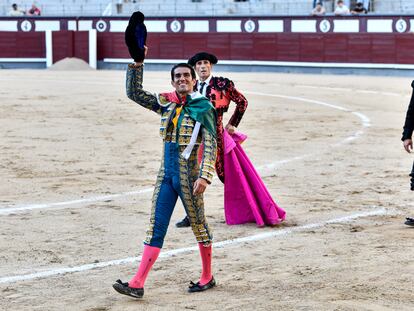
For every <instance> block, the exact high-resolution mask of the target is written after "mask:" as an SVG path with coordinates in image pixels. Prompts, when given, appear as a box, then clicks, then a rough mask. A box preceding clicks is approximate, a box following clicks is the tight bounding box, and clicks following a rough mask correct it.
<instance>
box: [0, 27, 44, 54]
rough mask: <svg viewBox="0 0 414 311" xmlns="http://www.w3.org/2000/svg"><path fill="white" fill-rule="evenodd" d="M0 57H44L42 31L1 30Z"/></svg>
mask: <svg viewBox="0 0 414 311" xmlns="http://www.w3.org/2000/svg"><path fill="white" fill-rule="evenodd" d="M0 57H4V58H7V57H11V58H14V57H22V58H44V57H46V47H45V33H44V32H1V33H0Z"/></svg>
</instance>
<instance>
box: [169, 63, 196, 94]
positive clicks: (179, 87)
mask: <svg viewBox="0 0 414 311" xmlns="http://www.w3.org/2000/svg"><path fill="white" fill-rule="evenodd" d="M173 78H174V80H173V81H171V85H172V86H173V87H174V88H175V90H176V91H177V93H178V94H180V95H181V96H187V95H188V94H190V93H192V92H193V90H194V86H195V84H196V79H193V77H192V76H191V70H190V68H187V67H177V68H175V70H174V76H173Z"/></svg>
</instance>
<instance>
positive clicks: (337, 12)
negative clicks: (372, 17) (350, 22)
mask: <svg viewBox="0 0 414 311" xmlns="http://www.w3.org/2000/svg"><path fill="white" fill-rule="evenodd" d="M334 13H335V15H346V14H349V9H348V7H347V6H346V5H343V6H342V7H339V6H337V7H336V9H335V12H334Z"/></svg>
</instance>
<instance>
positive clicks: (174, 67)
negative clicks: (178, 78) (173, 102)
mask: <svg viewBox="0 0 414 311" xmlns="http://www.w3.org/2000/svg"><path fill="white" fill-rule="evenodd" d="M179 67H185V68H188V69H190V71H191V78H193V80H194V79H196V73H195V71H194V68H193V67H191V66H190V65H189V64H187V63H179V64H177V65H174V66H173V67H172V68H171V81H174V71H175V69H177V68H179Z"/></svg>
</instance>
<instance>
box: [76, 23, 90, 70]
mask: <svg viewBox="0 0 414 311" xmlns="http://www.w3.org/2000/svg"><path fill="white" fill-rule="evenodd" d="M73 50H74V55H75V56H76V57H78V58H80V59H83V60H84V61H85V62H87V63H88V62H89V32H88V31H77V32H75V37H74V49H73Z"/></svg>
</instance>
